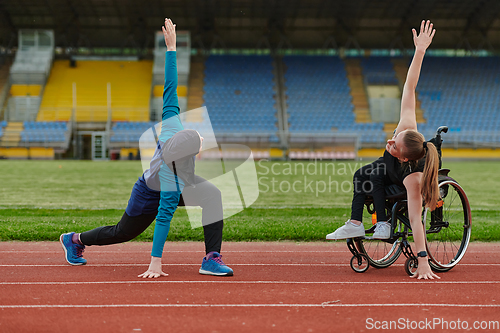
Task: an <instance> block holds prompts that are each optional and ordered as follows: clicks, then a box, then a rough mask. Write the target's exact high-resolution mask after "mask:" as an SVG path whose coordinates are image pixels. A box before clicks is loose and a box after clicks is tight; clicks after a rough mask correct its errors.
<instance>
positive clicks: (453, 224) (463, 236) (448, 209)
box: [425, 177, 470, 271]
mask: <svg viewBox="0 0 500 333" xmlns="http://www.w3.org/2000/svg"><path fill="white" fill-rule="evenodd" d="M440 188H442V192H441V193H442V194H444V195H442V196H443V198H442V200H443V204H442V206H441V207H438V208H436V211H435V212H434V213H430V214H427V220H426V221H425V223H426V228H427V229H429V228H431V232H429V233H427V248H428V251H429V256H430V258H431V259H432V261H431V266H433V268H435V269H436V270H441V271H445V270H449V269H451V268H452V267H453V266H454V265H456V264H457V263H458V261H460V260H461V258H462V257H463V255H464V253H465V250H466V249H467V246H468V244H469V239H470V223H469V221H470V216H469V212H470V209H469V206H468V200H467V197H466V195H465V192H464V191H463V189H462V188H461V187H460V185H458V183H456V182H455V181H453V180H452V179H451V178H449V177H447V179H446V180H445V181H442V182H441V183H440ZM428 217H430V219H429V218H428ZM433 224H434V225H438V226H439V229H432V227H431V226H432V225H433Z"/></svg>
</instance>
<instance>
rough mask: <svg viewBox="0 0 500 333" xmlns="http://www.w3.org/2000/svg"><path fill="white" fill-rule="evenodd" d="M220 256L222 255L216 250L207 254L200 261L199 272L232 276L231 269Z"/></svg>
mask: <svg viewBox="0 0 500 333" xmlns="http://www.w3.org/2000/svg"><path fill="white" fill-rule="evenodd" d="M221 258H222V256H221V255H220V254H219V253H217V252H210V253H209V254H207V255H206V257H204V258H203V262H202V263H201V268H200V274H205V275H217V276H232V275H233V270H232V269H231V268H229V267H227V266H226V264H225V263H224V262H223V261H222V259H221Z"/></svg>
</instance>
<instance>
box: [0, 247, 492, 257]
mask: <svg viewBox="0 0 500 333" xmlns="http://www.w3.org/2000/svg"><path fill="white" fill-rule="evenodd" d="M147 251H150V250H147V249H144V250H136V251H130V250H126V251H94V250H92V251H90V250H89V252H92V254H108V253H109V254H125V253H138V254H144V253H145V252H147ZM201 251H203V250H200V252H193V251H179V250H172V251H167V250H166V251H165V252H168V253H184V254H192V255H197V256H199V255H200V254H201V255H203V254H202V252H201ZM3 253H5V254H12V253H13V254H16V253H19V254H24V253H26V254H33V253H37V254H39V253H50V254H61V253H62V251H56V250H53V251H49V250H46V251H44V250H41V251H25V250H23V251H15V250H6V251H1V250H0V255H2V254H3ZM221 253H222V254H226V253H295V254H297V253H322V254H330V253H350V252H349V250H348V249H345V250H340V251H336V250H326V249H325V250H324V251H307V250H306V251H302V250H298V251H284V250H276V251H273V250H268V251H266V250H263V251H259V250H249V251H224V252H221ZM467 253H469V252H467ZM481 253H488V252H486V251H482V252H481ZM491 253H498V251H491Z"/></svg>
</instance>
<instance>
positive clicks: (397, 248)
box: [356, 221, 408, 268]
mask: <svg viewBox="0 0 500 333" xmlns="http://www.w3.org/2000/svg"><path fill="white" fill-rule="evenodd" d="M407 230H408V228H407V227H406V226H405V225H404V224H402V223H401V222H399V221H398V226H397V227H396V231H397V232H402V231H405V232H406V231H407ZM356 246H357V248H358V251H359V252H360V253H363V254H365V255H366V257H367V258H368V260H369V261H370V265H371V266H373V267H375V268H386V267H389V266H391V265H392V264H393V263H394V262H396V260H398V258H399V256H400V255H401V253H402V250H401V238H399V239H397V240H396V241H395V242H394V243H392V244H391V243H389V242H387V241H385V240H380V239H369V238H364V239H360V240H358V241H357V242H356Z"/></svg>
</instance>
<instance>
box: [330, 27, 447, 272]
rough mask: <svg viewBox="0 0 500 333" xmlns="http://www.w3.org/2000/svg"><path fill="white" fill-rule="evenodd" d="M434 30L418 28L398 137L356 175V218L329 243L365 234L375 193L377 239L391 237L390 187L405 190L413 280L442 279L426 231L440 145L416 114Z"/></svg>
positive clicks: (434, 193)
mask: <svg viewBox="0 0 500 333" xmlns="http://www.w3.org/2000/svg"><path fill="white" fill-rule="evenodd" d="M432 27H433V24H432V23H430V21H427V22H425V21H422V23H421V25H420V34H419V35H418V36H417V32H416V30H415V29H412V32H413V41H414V44H415V54H414V56H413V60H412V62H411V64H410V68H409V69H408V74H407V77H406V82H405V85H404V87H403V95H402V98H401V118H400V120H399V123H398V126H397V128H396V131H395V132H394V136H393V137H392V139H390V140H388V141H387V145H386V150H385V152H384V156H383V157H381V158H379V159H378V160H377V161H375V162H373V163H371V164H368V165H365V166H364V167H362V168H361V169H359V170H358V171H357V172H356V173H355V175H354V179H353V182H354V196H353V200H352V210H351V219H350V220H349V221H347V222H346V223H345V225H344V226H342V227H340V228H338V229H337V230H335V231H334V232H333V233H331V234H328V235H327V236H326V239H333V240H337V239H346V238H354V237H362V236H364V235H365V229H364V226H363V224H362V216H363V208H364V202H365V197H366V194H367V193H369V194H372V195H373V200H374V206H375V210H376V213H377V224H376V227H375V231H374V233H373V238H374V239H387V238H389V237H390V233H391V226H390V224H389V223H388V222H387V217H386V214H385V193H384V185H387V184H397V185H400V186H404V187H405V188H406V192H407V197H408V214H409V218H410V223H411V227H412V231H413V239H414V241H415V247H416V250H417V257H418V268H417V270H416V272H415V274H414V275H413V277H417V278H418V279H434V278H438V279H439V277H438V276H437V275H436V274H434V273H433V272H432V271H431V268H430V266H429V262H428V258H427V252H426V251H425V249H426V248H425V228H424V226H423V224H422V220H421V213H422V199H424V200H425V205H426V207H429V208H430V209H431V210H433V209H434V208H435V207H436V204H437V201H438V199H439V189H438V181H437V177H438V168H439V155H438V151H437V149H436V147H435V146H434V144H432V143H431V142H426V141H425V138H424V136H423V135H422V134H420V133H419V132H418V131H417V120H416V114H415V88H416V86H417V83H418V78H419V76H420V68H421V67H422V61H423V59H424V55H425V51H426V50H427V48H428V47H429V45H430V44H431V42H432V38H433V37H434V33H435V29H433V28H432Z"/></svg>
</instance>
